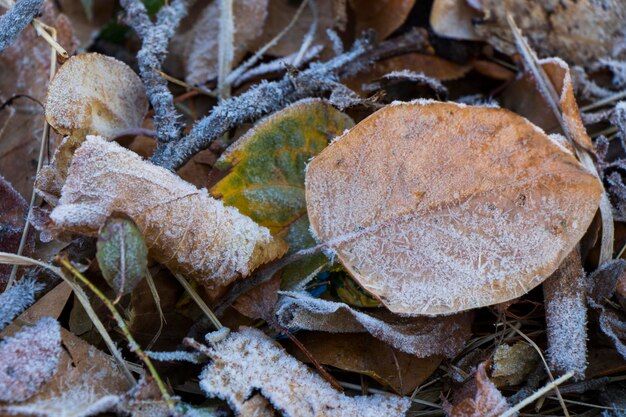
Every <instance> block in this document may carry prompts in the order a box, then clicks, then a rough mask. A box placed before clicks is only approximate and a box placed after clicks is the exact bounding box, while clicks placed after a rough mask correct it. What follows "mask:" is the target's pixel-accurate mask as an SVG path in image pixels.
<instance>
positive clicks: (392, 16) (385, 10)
mask: <svg viewBox="0 0 626 417" xmlns="http://www.w3.org/2000/svg"><path fill="white" fill-rule="evenodd" d="M414 5H415V0H378V1H375V2H372V1H369V0H350V7H351V8H352V10H353V11H354V14H355V19H356V24H355V25H356V27H355V29H354V31H355V33H356V36H360V35H361V33H363V32H364V31H365V30H367V29H374V30H375V31H376V33H377V34H378V39H379V40H383V39H385V38H387V36H389V35H391V34H392V33H393V32H394V31H395V30H396V29H398V28H399V27H400V26H401V25H402V24H403V23H404V21H405V20H406V18H407V17H408V15H409V12H410V11H411V9H412V8H413V6H414Z"/></svg>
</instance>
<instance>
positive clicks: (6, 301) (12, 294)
mask: <svg viewBox="0 0 626 417" xmlns="http://www.w3.org/2000/svg"><path fill="white" fill-rule="evenodd" d="M42 289H43V285H42V284H40V283H38V282H36V281H35V280H32V279H29V278H26V279H23V280H21V281H19V282H17V283H16V284H15V285H13V286H12V287H11V288H9V289H8V290H6V291H5V292H3V293H2V294H0V330H2V329H3V328H4V327H5V326H6V325H7V324H9V323H11V321H13V319H14V318H16V317H17V316H18V315H20V314H21V313H22V312H23V311H24V310H26V309H27V308H28V307H30V306H31V305H32V304H33V303H34V302H35V295H36V294H37V293H38V292H39V291H41V290H42Z"/></svg>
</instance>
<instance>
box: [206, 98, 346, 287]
mask: <svg viewBox="0 0 626 417" xmlns="http://www.w3.org/2000/svg"><path fill="white" fill-rule="evenodd" d="M353 125H354V123H353V122H352V119H350V117H348V116H347V115H345V114H344V113H342V112H340V111H338V110H336V109H334V108H333V106H331V105H330V104H329V103H327V102H325V101H322V100H315V99H314V100H310V99H309V100H302V101H299V102H297V103H295V104H293V105H291V106H289V107H287V108H285V109H283V110H281V111H279V112H277V113H276V114H274V115H272V116H270V117H267V118H265V119H263V120H261V121H260V122H259V123H257V124H256V125H255V127H254V128H252V129H250V130H249V131H248V133H246V134H245V135H244V136H242V137H241V138H240V139H239V140H238V141H237V142H235V143H234V144H233V145H232V146H231V147H229V148H228V149H227V150H226V151H225V152H224V153H223V154H222V156H221V157H220V159H219V160H218V161H217V163H216V164H215V167H216V168H217V169H219V170H221V171H227V172H228V174H227V175H226V176H225V177H224V178H223V179H222V180H220V181H219V182H218V183H217V184H216V185H214V186H213V187H212V188H211V190H210V191H211V194H212V195H214V196H215V197H216V198H221V200H222V201H223V202H224V204H226V205H228V206H233V207H236V208H237V209H239V211H240V212H241V213H242V214H245V215H246V216H249V217H250V218H251V219H252V220H254V221H255V222H256V223H257V224H259V225H260V226H265V227H267V228H268V229H269V230H270V232H271V233H272V235H274V236H277V237H279V238H282V239H284V240H285V242H286V243H287V244H289V251H290V252H296V251H298V250H301V249H305V248H308V247H311V246H315V240H314V239H313V237H312V236H311V232H310V231H309V226H310V224H309V219H308V217H307V213H306V201H305V199H304V170H305V167H306V164H307V162H308V161H309V160H310V159H311V158H312V157H313V156H315V155H317V154H318V153H319V152H321V151H322V149H324V148H325V147H326V146H327V145H328V142H329V141H330V140H332V139H334V138H335V137H336V136H339V135H340V134H341V133H343V132H344V130H345V129H348V128H350V127H352V126H353ZM327 263H328V259H327V258H326V257H325V256H324V255H322V254H318V255H315V256H311V257H309V258H307V259H304V260H302V261H299V262H296V263H294V264H292V265H288V266H287V267H286V268H285V269H284V270H283V276H284V281H285V284H286V285H287V286H288V287H291V286H293V285H296V284H298V283H300V281H302V279H303V278H306V277H307V276H309V275H311V274H312V273H313V272H314V271H316V270H318V269H319V268H320V267H321V266H323V265H325V264H327Z"/></svg>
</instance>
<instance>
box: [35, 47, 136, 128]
mask: <svg viewBox="0 0 626 417" xmlns="http://www.w3.org/2000/svg"><path fill="white" fill-rule="evenodd" d="M147 110H148V100H147V98H146V93H145V91H144V87H143V84H142V82H141V80H140V79H139V76H138V75H137V74H135V72H134V71H133V70H132V69H131V68H130V67H129V66H128V65H126V64H124V63H123V62H121V61H118V60H117V59H115V58H111V57H108V56H105V55H100V54H97V53H87V54H81V55H76V56H73V57H71V58H70V59H68V60H67V61H66V62H65V63H64V64H63V66H62V67H61V68H59V70H58V71H57V73H56V75H55V76H54V78H53V80H52V81H51V82H50V88H49V89H48V96H47V97H46V120H47V121H48V123H50V125H51V126H52V127H53V128H54V129H55V130H56V131H58V132H59V133H62V134H64V135H70V134H77V135H78V136H81V137H82V136H84V135H88V134H89V135H101V136H104V137H106V138H109V139H113V138H115V137H116V136H117V135H118V134H120V133H121V132H123V131H125V130H127V129H132V128H138V127H141V125H142V123H143V118H144V117H145V115H146V112H147Z"/></svg>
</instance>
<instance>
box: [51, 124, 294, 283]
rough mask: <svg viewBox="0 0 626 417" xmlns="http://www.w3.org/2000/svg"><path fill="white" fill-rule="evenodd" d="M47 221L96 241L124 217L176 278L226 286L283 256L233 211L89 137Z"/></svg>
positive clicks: (281, 250) (259, 230)
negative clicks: (107, 225)
mask: <svg viewBox="0 0 626 417" xmlns="http://www.w3.org/2000/svg"><path fill="white" fill-rule="evenodd" d="M59 203H60V204H59V206H57V207H56V208H55V209H54V210H53V211H52V213H51V214H50V218H51V219H52V221H53V222H54V225H55V228H57V229H59V230H60V231H63V232H72V233H84V234H90V235H95V234H96V233H97V232H98V230H99V229H100V227H101V226H102V225H103V224H104V222H105V220H106V219H107V217H109V216H110V215H111V214H112V213H113V212H115V211H119V212H122V213H125V214H126V215H128V216H129V217H131V218H132V219H133V220H134V221H135V223H136V224H137V226H139V228H140V229H141V233H142V234H143V236H144V238H145V241H146V245H147V246H148V248H149V253H150V255H151V256H152V257H154V258H155V259H156V260H157V261H158V262H160V263H162V264H164V265H166V266H167V267H168V268H170V269H172V270H173V271H175V272H178V273H181V274H183V275H186V276H189V277H190V278H195V279H198V280H199V281H201V282H203V283H204V284H207V285H209V286H213V285H215V286H219V285H226V284H228V283H230V282H232V281H234V280H236V279H237V278H239V277H245V276H247V275H249V274H250V272H251V271H252V270H253V269H255V268H256V267H257V266H259V265H261V264H263V263H266V262H268V261H270V260H272V259H275V258H276V257H277V256H280V255H282V254H283V253H284V251H285V250H286V247H285V244H284V243H283V242H282V241H280V240H276V239H273V238H272V236H271V235H270V233H269V231H268V230H267V229H266V228H265V227H260V226H258V225H257V224H256V223H254V222H253V221H252V220H251V219H249V218H248V217H246V216H244V215H242V214H241V213H239V211H238V210H237V209H235V208H232V207H225V206H224V204H223V203H222V202H221V201H218V200H215V199H213V198H211V197H210V196H209V194H208V192H207V190H206V189H198V188H196V187H195V186H193V185H192V184H189V183H187V182H185V181H183V180H182V179H180V178H179V177H178V176H177V175H176V174H174V173H172V172H170V171H168V170H166V169H164V168H161V167H157V166H156V165H153V164H151V163H150V162H147V161H144V160H142V159H141V157H140V156H139V155H137V154H135V153H134V152H131V151H129V150H127V149H125V148H122V147H121V146H120V145H118V144H117V143H115V142H107V141H106V140H104V139H103V138H100V137H97V136H87V139H86V141H85V142H84V143H83V145H82V146H81V147H80V148H79V149H78V150H77V151H76V153H75V155H74V159H73V160H72V164H71V166H70V169H69V173H68V177H67V180H66V182H65V185H64V186H63V189H62V195H61V199H60V200H59Z"/></svg>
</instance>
